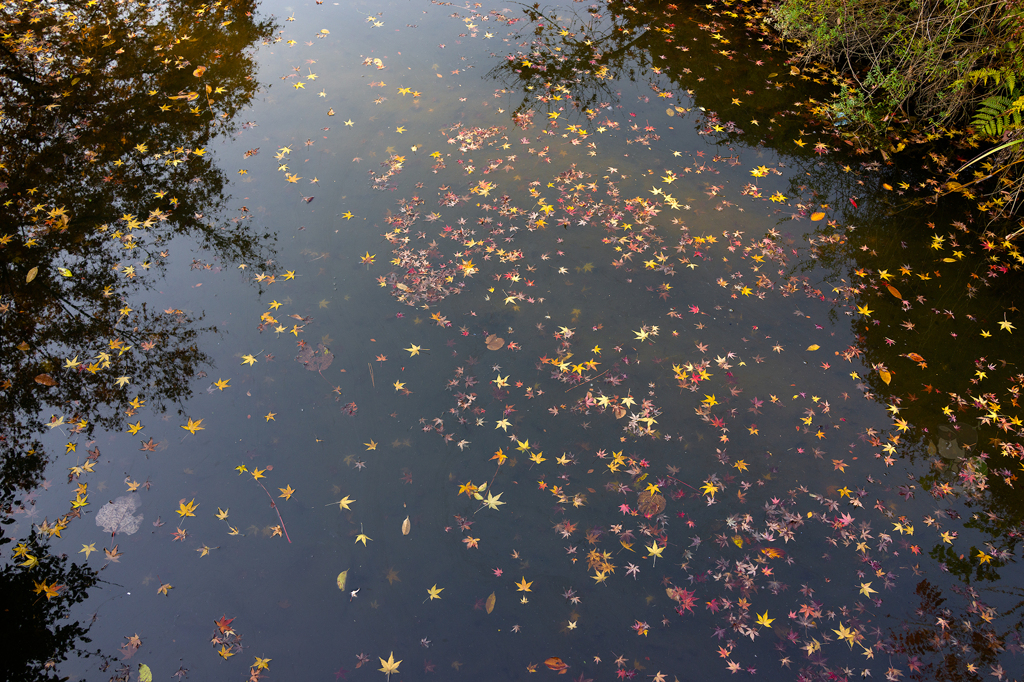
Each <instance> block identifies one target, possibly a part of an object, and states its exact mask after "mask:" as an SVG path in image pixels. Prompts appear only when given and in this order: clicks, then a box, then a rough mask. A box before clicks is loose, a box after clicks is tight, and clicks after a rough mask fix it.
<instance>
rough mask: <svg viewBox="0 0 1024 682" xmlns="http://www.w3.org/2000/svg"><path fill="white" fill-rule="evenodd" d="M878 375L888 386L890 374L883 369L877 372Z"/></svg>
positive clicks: (890, 379) (890, 378)
mask: <svg viewBox="0 0 1024 682" xmlns="http://www.w3.org/2000/svg"><path fill="white" fill-rule="evenodd" d="M878 376H880V377H882V381H884V382H885V385H886V386H888V385H889V382H890V381H892V374H890V373H889V372H886V371H885V370H884V369H883V370H881V371H879V372H878Z"/></svg>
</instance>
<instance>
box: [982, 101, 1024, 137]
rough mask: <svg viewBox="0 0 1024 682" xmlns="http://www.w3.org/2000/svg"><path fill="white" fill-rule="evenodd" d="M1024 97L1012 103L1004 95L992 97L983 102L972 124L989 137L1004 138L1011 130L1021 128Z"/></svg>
mask: <svg viewBox="0 0 1024 682" xmlns="http://www.w3.org/2000/svg"><path fill="white" fill-rule="evenodd" d="M1022 103H1024V97H1022V98H1019V99H1017V100H1016V101H1011V100H1010V98H1009V97H1005V96H1003V95H992V96H991V97H989V98H988V99H986V100H985V101H983V102H982V103H981V104H980V105H979V107H978V111H977V113H975V114H974V119H973V120H972V121H971V123H972V124H973V125H975V126H977V127H978V129H979V130H980V131H981V132H982V133H983V134H984V135H986V136H988V137H1002V136H1003V134H1004V133H1005V132H1006V131H1008V130H1010V129H1011V128H1020V127H1021V116H1020V115H1021V104H1022Z"/></svg>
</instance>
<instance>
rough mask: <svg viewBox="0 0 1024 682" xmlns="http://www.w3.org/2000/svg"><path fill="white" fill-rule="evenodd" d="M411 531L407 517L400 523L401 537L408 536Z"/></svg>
mask: <svg viewBox="0 0 1024 682" xmlns="http://www.w3.org/2000/svg"><path fill="white" fill-rule="evenodd" d="M411 531H412V524H411V523H410V522H409V517H408V516H406V517H405V521H402V535H408V534H409V533H410V532H411Z"/></svg>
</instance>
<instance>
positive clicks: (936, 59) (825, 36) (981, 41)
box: [771, 0, 1024, 133]
mask: <svg viewBox="0 0 1024 682" xmlns="http://www.w3.org/2000/svg"><path fill="white" fill-rule="evenodd" d="M771 20H772V23H773V25H774V26H775V28H776V29H777V30H778V31H779V32H780V33H781V34H782V35H783V36H784V37H785V38H787V39H790V40H794V41H796V42H797V43H798V44H799V46H800V53H801V54H802V56H803V57H804V58H806V59H808V60H819V61H828V62H831V63H832V64H834V65H836V66H838V67H841V68H843V69H846V70H850V71H852V72H854V73H855V74H856V76H857V80H858V85H859V88H860V93H859V97H856V98H853V99H852V100H851V99H850V98H846V99H845V100H843V101H842V103H841V104H840V107H841V108H843V109H842V110H843V113H844V115H846V117H847V118H849V119H850V121H851V122H853V123H854V124H860V125H862V126H863V127H865V128H869V129H874V131H875V132H877V133H882V132H883V131H884V128H885V124H886V122H888V121H889V120H890V119H892V118H893V117H894V116H900V115H902V116H907V115H913V116H916V117H917V118H918V119H919V120H923V121H926V122H928V123H932V124H935V125H946V126H948V125H956V124H962V123H966V122H968V121H969V120H970V118H971V116H973V115H974V114H975V112H976V111H977V109H978V104H979V103H981V102H983V101H985V100H986V99H988V98H990V97H992V96H994V95H996V94H1000V93H1003V92H1010V93H1012V92H1013V91H1014V89H1015V88H1016V85H1017V83H1018V82H1020V81H1021V79H1022V77H1024V45H1022V43H1021V40H1020V35H1021V34H1022V33H1024V12H1022V11H1021V10H1020V9H1018V8H1017V7H1016V6H1015V5H1013V4H1012V3H991V2H984V1H983V0H964V1H961V2H931V3H921V2H917V1H910V0H898V1H896V2H892V1H887V0H813V1H812V0H780V2H779V3H778V4H777V5H776V6H775V7H774V9H773V11H772V14H771ZM847 109H849V110H847ZM1004 124H1005V120H1004Z"/></svg>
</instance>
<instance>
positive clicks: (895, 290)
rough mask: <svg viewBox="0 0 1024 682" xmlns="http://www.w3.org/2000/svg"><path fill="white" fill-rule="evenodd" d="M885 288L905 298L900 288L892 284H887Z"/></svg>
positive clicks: (894, 294)
mask: <svg viewBox="0 0 1024 682" xmlns="http://www.w3.org/2000/svg"><path fill="white" fill-rule="evenodd" d="M885 288H886V289H888V290H889V293H890V294H892V295H893V296H895V297H896V298H898V299H900V300H901V301H902V300H903V295H902V294H901V293H900V290H899V289H897V288H896V287H894V286H893V285H891V284H886V285H885Z"/></svg>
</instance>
